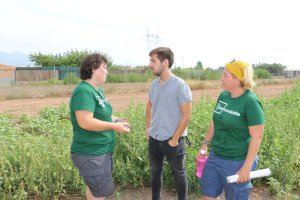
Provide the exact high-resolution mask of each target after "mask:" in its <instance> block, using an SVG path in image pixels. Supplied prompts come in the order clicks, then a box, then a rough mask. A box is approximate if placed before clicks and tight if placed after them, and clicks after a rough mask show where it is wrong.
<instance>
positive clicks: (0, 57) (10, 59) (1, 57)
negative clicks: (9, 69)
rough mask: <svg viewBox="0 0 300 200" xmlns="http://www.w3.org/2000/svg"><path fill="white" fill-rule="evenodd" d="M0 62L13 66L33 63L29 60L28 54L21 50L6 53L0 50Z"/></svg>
mask: <svg viewBox="0 0 300 200" xmlns="http://www.w3.org/2000/svg"><path fill="white" fill-rule="evenodd" d="M0 64H3V65H10V66H15V67H27V66H28V65H29V66H33V63H32V62H30V60H29V58H28V56H27V55H26V54H24V53H22V52H13V53H7V52H1V51H0Z"/></svg>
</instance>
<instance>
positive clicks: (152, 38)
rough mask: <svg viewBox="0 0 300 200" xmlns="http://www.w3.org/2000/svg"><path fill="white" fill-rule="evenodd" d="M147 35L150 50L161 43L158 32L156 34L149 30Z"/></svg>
mask: <svg viewBox="0 0 300 200" xmlns="http://www.w3.org/2000/svg"><path fill="white" fill-rule="evenodd" d="M146 37H147V46H148V51H151V50H152V49H153V48H155V47H157V45H158V43H159V36H158V35H157V34H156V35H155V34H152V33H149V32H147V34H146Z"/></svg>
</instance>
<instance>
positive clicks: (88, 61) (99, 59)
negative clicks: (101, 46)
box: [80, 53, 107, 80]
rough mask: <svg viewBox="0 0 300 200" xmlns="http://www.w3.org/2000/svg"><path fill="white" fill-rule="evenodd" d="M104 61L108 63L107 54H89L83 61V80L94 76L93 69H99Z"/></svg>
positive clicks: (81, 69) (81, 74)
mask: <svg viewBox="0 0 300 200" xmlns="http://www.w3.org/2000/svg"><path fill="white" fill-rule="evenodd" d="M102 63H107V59H106V57H105V56H103V55H101V54H98V53H94V54H89V55H87V56H86V57H85V58H84V60H83V62H82V63H81V67H80V78H81V79H82V80H87V79H90V78H92V75H93V69H98V68H99V67H100V65H101V64H102Z"/></svg>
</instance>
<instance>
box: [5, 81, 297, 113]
mask: <svg viewBox="0 0 300 200" xmlns="http://www.w3.org/2000/svg"><path fill="white" fill-rule="evenodd" d="M291 88H292V84H277V85H263V86H259V87H258V88H257V89H256V93H257V94H258V95H259V96H261V97H265V98H272V97H275V96H278V95H280V94H282V93H283V92H284V91H286V90H289V89H291ZM220 91H221V89H201V90H193V101H194V102H197V101H199V100H201V97H207V98H212V99H214V100H215V99H216V98H217V97H218V95H219V93H220ZM106 97H107V99H108V101H109V102H110V103H111V104H112V107H113V109H114V112H118V111H122V110H124V109H125V108H127V107H128V106H129V105H130V103H131V102H134V103H135V104H137V103H145V102H146V101H147V99H148V92H146V91H145V92H129V93H126V92H124V93H109V94H107V95H106ZM69 99H70V97H69V96H68V97H54V98H42V99H41V98H35V99H16V100H4V101H0V113H9V114H14V115H20V114H29V115H36V114H37V113H38V112H39V111H40V110H41V109H42V108H44V107H58V106H60V105H61V104H62V103H65V104H68V103H69Z"/></svg>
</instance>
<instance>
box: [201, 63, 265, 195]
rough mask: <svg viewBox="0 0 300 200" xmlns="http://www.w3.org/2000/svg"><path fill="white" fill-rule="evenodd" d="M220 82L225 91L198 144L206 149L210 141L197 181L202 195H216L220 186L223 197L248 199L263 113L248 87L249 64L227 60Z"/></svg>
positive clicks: (250, 84)
mask: <svg viewBox="0 0 300 200" xmlns="http://www.w3.org/2000/svg"><path fill="white" fill-rule="evenodd" d="M221 84H222V88H223V90H224V91H223V92H221V94H220V96H219V98H218V100H217V104H216V106H215V109H214V112H213V117H212V121H211V123H210V126H209V129H208V132H207V134H206V136H205V139H204V141H203V142H202V146H201V148H200V150H207V146H208V145H209V144H210V145H211V151H210V154H209V157H208V160H207V162H206V165H205V168H204V171H203V175H202V177H201V179H200V180H199V182H200V186H201V190H202V193H203V194H204V197H205V199H214V198H217V197H218V196H219V195H220V194H221V193H222V192H223V190H224V191H225V196H226V199H239V200H240V199H248V198H249V191H250V189H251V188H252V184H251V182H250V178H249V176H250V171H253V170H254V169H255V168H256V165H257V162H258V159H257V152H258V150H259V146H260V143H261V140H262V137H263V130H264V113H263V109H262V105H261V103H260V102H259V100H258V99H257V97H256V95H255V94H254V93H253V92H252V91H251V89H252V87H253V72H252V68H251V66H249V64H247V63H246V62H243V61H235V60H233V61H232V62H229V63H227V64H226V65H225V69H224V71H223V74H222V77H221ZM206 152H207V151H206ZM234 174H238V175H239V178H238V180H237V182H236V183H230V184H229V183H227V181H226V177H228V176H231V175H234Z"/></svg>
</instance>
